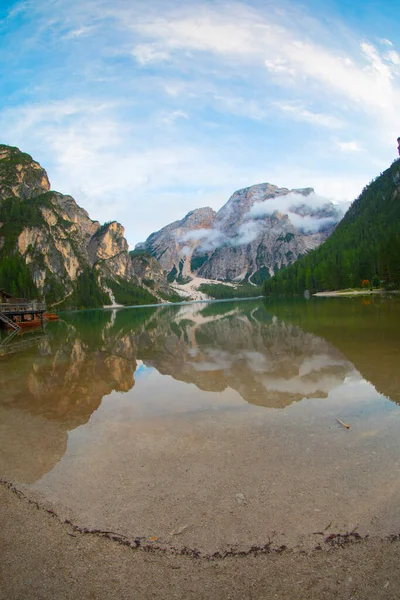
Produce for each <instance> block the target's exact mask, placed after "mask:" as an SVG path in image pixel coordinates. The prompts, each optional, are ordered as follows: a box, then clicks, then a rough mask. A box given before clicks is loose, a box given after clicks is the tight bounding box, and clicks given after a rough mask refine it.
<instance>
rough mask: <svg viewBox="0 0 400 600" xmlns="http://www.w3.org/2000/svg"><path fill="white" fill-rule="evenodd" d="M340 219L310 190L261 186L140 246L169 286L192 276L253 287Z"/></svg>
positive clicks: (174, 225) (197, 213) (199, 211)
mask: <svg viewBox="0 0 400 600" xmlns="http://www.w3.org/2000/svg"><path fill="white" fill-rule="evenodd" d="M340 217H341V215H340V213H339V211H338V210H337V208H336V206H334V205H333V204H332V203H331V202H329V201H327V200H326V199H322V198H320V197H318V196H317V195H316V194H315V193H314V190H313V189H312V188H303V189H294V190H289V189H287V188H279V187H277V186H275V185H272V184H270V183H262V184H258V185H253V186H251V187H248V188H244V189H242V190H238V191H237V192H235V193H234V194H233V195H232V196H231V198H230V199H229V200H228V202H227V203H226V204H225V205H224V206H223V207H222V208H221V209H220V210H219V211H218V212H217V213H214V211H213V210H212V209H211V208H201V209H197V210H194V211H191V212H190V213H188V214H187V215H186V217H185V218H184V219H182V220H180V221H175V222H174V223H171V224H170V225H167V226H166V227H164V228H163V229H161V230H160V231H158V232H156V233H153V234H152V235H150V236H149V238H148V239H147V240H146V242H144V244H140V247H142V248H145V249H147V250H148V251H149V252H151V253H152V254H153V255H154V256H155V257H156V258H157V259H158V260H159V261H160V263H161V265H162V266H163V268H164V269H166V270H167V271H168V273H169V275H168V276H169V279H170V280H171V281H173V280H176V281H178V282H182V281H185V280H186V279H187V278H190V277H194V276H196V275H198V276H200V277H204V278H206V279H213V280H235V281H250V282H251V283H255V284H258V283H261V281H262V280H263V279H264V278H265V277H266V276H269V275H272V274H273V273H274V272H275V271H277V270H278V269H280V268H281V267H282V266H286V265H288V264H291V263H292V262H294V261H295V260H297V258H298V257H299V256H301V255H303V254H305V253H307V252H308V251H309V250H311V249H313V248H316V247H317V246H319V244H321V242H322V241H324V240H325V239H326V238H327V236H328V235H329V234H330V233H331V232H332V231H333V229H334V227H335V225H336V223H337V222H338V221H339V219H340Z"/></svg>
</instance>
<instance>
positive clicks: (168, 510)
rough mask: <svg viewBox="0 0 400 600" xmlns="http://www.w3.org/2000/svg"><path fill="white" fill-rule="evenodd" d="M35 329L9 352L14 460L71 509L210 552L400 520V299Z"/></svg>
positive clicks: (28, 483)
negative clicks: (23, 343)
mask: <svg viewBox="0 0 400 600" xmlns="http://www.w3.org/2000/svg"><path fill="white" fill-rule="evenodd" d="M26 335H29V334H26ZM35 335H36V339H35V340H33V341H32V342H31V346H30V347H28V348H26V349H21V350H20V351H19V352H16V353H15V354H10V355H5V356H2V357H0V382H1V397H0V475H1V476H2V478H3V479H6V480H8V481H12V482H13V483H14V484H16V485H17V487H19V488H20V489H23V490H24V492H25V493H26V494H27V495H28V496H29V497H32V498H34V499H36V500H38V501H40V502H41V503H44V504H46V505H50V506H51V507H52V508H54V509H55V510H56V511H57V512H58V514H59V515H60V516H62V517H63V518H69V519H71V520H73V522H75V523H77V524H79V525H81V526H84V527H89V528H96V529H102V530H112V531H114V532H118V533H121V534H123V535H126V536H128V537H129V538H135V537H142V538H144V539H146V540H150V541H153V543H157V544H161V545H165V546H171V545H172V546H175V547H177V546H183V545H184V546H189V547H192V548H193V547H196V548H199V549H201V550H204V551H214V550H216V549H220V548H225V547H231V546H236V547H243V548H245V547H249V546H251V545H262V544H265V543H266V542H268V541H269V540H272V541H273V543H276V544H282V543H284V544H286V545H288V546H301V547H307V546H310V545H315V544H316V543H318V542H319V541H320V538H323V536H319V535H316V532H322V533H324V535H325V534H326V535H329V533H331V532H339V531H341V532H346V531H352V530H353V529H354V528H356V527H357V528H358V529H357V531H358V532H359V533H360V534H366V533H369V534H371V535H386V534H389V533H398V532H399V530H400V502H399V492H400V479H399V475H400V443H399V437H400V436H399V427H400V407H399V404H400V369H399V367H400V343H399V340H400V303H399V301H398V300H397V299H396V298H394V299H390V298H380V297H379V298H377V297H375V298H372V299H371V300H370V299H366V298H363V299H360V298H352V299H347V298H333V299H323V298H319V299H313V300H311V301H286V302H271V301H266V302H265V301H263V300H257V301H246V302H237V303H235V302H221V303H208V304H207V303H204V304H193V305H185V306H179V307H178V306H168V307H161V308H137V309H122V310H114V311H85V312H80V313H65V314H64V315H62V320H60V321H59V322H55V323H50V324H49V325H48V327H47V329H46V332H45V333H44V334H42V335H39V334H35ZM23 337H25V335H24V336H23ZM26 339H32V338H26ZM14 342H15V340H11V341H10V342H9V347H12V344H13V343H14ZM336 419H340V420H341V421H343V422H345V423H347V424H349V425H350V429H348V430H347V429H346V428H345V427H343V426H342V425H340V424H339V423H338V422H337V421H336ZM153 538H156V539H153Z"/></svg>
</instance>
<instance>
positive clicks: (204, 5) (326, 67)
mask: <svg viewBox="0 0 400 600" xmlns="http://www.w3.org/2000/svg"><path fill="white" fill-rule="evenodd" d="M56 4H57V10H54V1H53V0H35V1H34V2H24V3H19V4H17V5H16V7H14V9H13V10H12V11H11V13H10V15H9V18H13V16H15V15H17V14H18V11H24V19H23V20H21V23H19V21H20V20H18V23H17V20H16V21H15V23H13V27H14V26H15V27H16V30H17V33H18V31H19V30H18V27H21V30H20V31H19V33H18V35H16V37H15V39H14V38H13V39H12V44H10V46H9V47H8V49H7V48H3V47H2V53H3V54H4V56H5V59H4V63H3V65H4V68H3V71H2V78H3V77H4V75H5V71H6V69H5V67H6V60H7V56H12V57H13V61H14V62H12V65H11V66H10V77H9V82H10V83H11V87H10V89H12V93H10V95H9V96H7V95H5V97H4V99H3V105H4V107H6V106H14V108H8V109H7V108H3V110H2V111H1V112H0V130H1V131H2V134H3V135H2V138H3V140H4V141H5V142H8V143H10V144H13V145H18V146H20V147H21V148H22V149H23V150H26V151H28V152H30V153H31V154H32V155H33V156H34V157H35V158H36V159H38V160H40V161H41V162H42V163H43V165H44V166H45V167H46V168H47V169H48V171H49V176H50V179H51V181H52V182H53V186H54V187H56V188H57V189H59V190H60V191H62V192H64V193H72V194H73V195H75V196H76V199H77V201H78V202H79V203H80V204H82V205H83V206H85V207H86V208H87V209H88V210H89V211H90V214H91V216H93V218H99V219H101V220H109V219H110V218H117V219H119V220H120V221H122V222H123V223H124V225H126V229H127V233H128V236H130V238H131V241H132V242H133V241H136V240H137V241H139V240H140V239H143V238H145V237H147V235H148V234H149V233H150V232H151V231H153V230H155V229H157V228H159V227H161V226H163V225H165V224H166V223H167V222H170V221H171V220H174V219H177V218H181V217H182V215H183V214H186V213H187V212H188V211H189V210H190V209H192V208H193V206H194V205H195V206H199V205H200V204H203V205H207V204H211V206H213V207H214V208H219V207H220V206H221V205H222V204H223V203H224V202H226V200H227V199H228V197H229V196H230V194H231V193H232V192H233V191H234V190H235V189H238V188H240V187H245V186H248V185H252V184H254V182H256V181H265V180H268V181H271V182H273V183H275V184H277V185H280V186H286V187H293V188H295V187H299V186H302V185H304V186H307V185H313V186H314V187H315V188H316V189H319V190H320V191H321V192H322V194H326V195H327V196H329V197H331V196H332V197H336V198H353V197H354V196H355V195H357V193H358V192H359V191H360V190H361V189H362V187H363V186H364V185H365V183H366V182H367V181H368V180H369V179H372V177H374V176H375V175H376V174H377V173H379V172H380V171H381V170H383V169H384V168H385V166H386V165H387V164H389V162H390V160H391V158H392V152H391V148H390V146H391V144H392V142H393V158H394V155H395V153H396V144H395V141H394V140H395V138H396V137H397V135H398V132H397V131H393V130H394V128H396V127H397V124H398V123H399V121H398V106H400V95H399V94H400V92H399V74H400V73H399V60H400V58H399V54H398V52H397V49H396V44H397V41H396V40H393V42H392V41H390V40H381V41H380V43H379V42H375V45H373V44H372V43H371V41H370V40H368V37H367V36H365V35H364V36H363V38H362V39H360V37H359V33H358V32H354V31H351V30H350V31H349V30H346V28H345V26H343V23H335V22H334V21H332V20H331V21H330V23H329V29H325V27H324V25H323V24H321V23H322V21H321V23H318V20H317V17H316V16H315V15H313V16H309V15H307V14H306V13H305V11H304V9H300V8H299V5H298V3H294V2H290V0H289V1H288V2H287V3H286V4H285V5H282V3H279V6H278V5H276V4H275V5H274V3H267V4H265V3H259V2H250V1H249V2H242V3H237V2H236V3H229V4H224V3H218V2H208V1H206V0H198V1H194V2H173V1H172V0H163V1H162V2H161V1H160V0H136V1H135V2H126V1H125V0H114V2H111V0H97V1H96V3H93V2H92V1H91V0H68V1H67V0H57V2H56ZM251 5H253V8H252V7H251ZM256 7H257V8H256ZM320 14H323V10H322V9H321V13H320ZM24 23H25V24H24ZM359 30H360V31H361V30H362V27H361V26H360V28H359ZM89 34H90V35H89ZM60 39H67V40H68V39H69V40H71V43H62V44H59V43H58V42H59V40H60ZM72 40H73V43H72ZM5 41H6V40H5ZM16 46H18V49H19V52H18V54H16V53H15V51H14V48H15V47H16ZM7 52H8V54H7ZM32 57H34V62H33V58H32ZM39 65H40V72H39V70H38V69H39ZM20 66H23V67H24V69H25V71H24V73H25V75H24V77H23V78H22V77H21V78H19V79H20V83H19V84H18V86H17V87H16V88H15V89H14V87H13V86H14V85H15V83H14V82H15V81H16V79H17V78H16V77H15V72H18V68H19V67H20ZM16 69H17V71H16ZM6 85H7V84H6ZM4 89H7V87H6V86H5V88H4ZM77 90H79V92H78V91H77ZM78 94H79V98H77V95H78ZM21 97H23V98H25V100H24V102H26V104H25V105H24V106H21V105H20V106H18V105H17V104H16V101H17V100H16V99H17V98H21ZM189 116H190V118H189ZM292 130H293V131H294V134H293V135H295V136H296V137H295V138H294V137H292V136H291V135H290V136H289V135H288V132H289V131H290V132H291V131H292ZM344 131H345V132H346V133H345V138H344V139H343V140H342V139H338V138H342V137H344V133H343V132H344ZM361 150H362V152H363V154H362V158H363V160H362V161H360V160H359V158H360V157H359V151H361ZM199 189H200V190H201V192H200V193H199V194H198V190H199ZM293 218H296V217H293ZM252 227H253V226H251V225H250V224H247V225H246V227H245V228H244V229H243V230H241V235H242V239H248V238H249V236H250V237H251V235H252ZM210 235H211V234H210ZM246 236H247V237H246ZM215 243H217V238H216V239H214V240H210V244H215ZM218 243H220V241H219V242H218Z"/></svg>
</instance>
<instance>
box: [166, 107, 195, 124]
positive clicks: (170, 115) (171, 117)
mask: <svg viewBox="0 0 400 600" xmlns="http://www.w3.org/2000/svg"><path fill="white" fill-rule="evenodd" d="M179 119H186V120H187V119H189V115H188V114H187V112H185V111H184V110H172V111H171V112H166V113H164V114H163V115H162V116H161V122H162V123H163V124H164V125H173V124H174V123H175V122H176V121H178V120H179Z"/></svg>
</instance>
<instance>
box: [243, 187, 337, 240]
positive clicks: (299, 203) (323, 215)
mask: <svg viewBox="0 0 400 600" xmlns="http://www.w3.org/2000/svg"><path fill="white" fill-rule="evenodd" d="M347 207H348V205H347V206H346V205H344V204H343V205H334V204H333V203H332V201H331V200H329V199H328V198H325V197H323V196H320V195H318V194H316V193H315V192H312V193H311V194H308V195H307V196H303V195H302V194H298V193H295V192H290V193H289V194H286V195H284V196H277V197H276V198H270V199H268V200H264V201H263V202H256V203H255V204H254V205H253V206H252V207H251V209H250V210H249V212H248V213H247V217H248V218H249V219H260V218H263V217H270V216H272V215H273V214H274V213H279V214H281V215H287V216H288V217H289V219H290V221H291V223H292V224H293V225H294V226H295V227H296V228H297V229H299V230H300V231H303V232H305V233H312V232H316V231H320V230H322V229H325V228H326V227H328V226H330V225H332V224H333V223H335V222H337V220H338V219H339V218H341V217H342V216H343V214H344V211H345V209H347Z"/></svg>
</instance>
